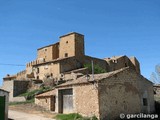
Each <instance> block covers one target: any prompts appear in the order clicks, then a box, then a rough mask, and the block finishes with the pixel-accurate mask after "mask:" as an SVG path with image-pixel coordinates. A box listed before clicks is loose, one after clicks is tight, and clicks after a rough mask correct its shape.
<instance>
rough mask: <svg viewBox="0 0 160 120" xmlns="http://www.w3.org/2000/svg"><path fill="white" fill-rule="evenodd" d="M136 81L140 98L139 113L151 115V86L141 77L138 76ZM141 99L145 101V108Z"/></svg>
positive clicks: (152, 95) (152, 108) (152, 96)
mask: <svg viewBox="0 0 160 120" xmlns="http://www.w3.org/2000/svg"><path fill="white" fill-rule="evenodd" d="M137 80H138V88H139V91H140V98H141V103H140V105H141V112H143V113H153V112H154V111H155V107H154V106H155V101H154V91H153V84H152V83H151V82H150V81H148V80H146V79H145V78H144V77H143V76H139V77H138V78H137ZM143 98H145V99H146V100H147V106H144V105H143Z"/></svg>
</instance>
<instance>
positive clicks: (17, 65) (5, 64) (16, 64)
mask: <svg viewBox="0 0 160 120" xmlns="http://www.w3.org/2000/svg"><path fill="white" fill-rule="evenodd" d="M0 65H6V66H26V65H22V64H8V63H0Z"/></svg>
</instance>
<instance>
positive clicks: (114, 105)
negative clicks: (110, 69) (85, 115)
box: [98, 72, 140, 120]
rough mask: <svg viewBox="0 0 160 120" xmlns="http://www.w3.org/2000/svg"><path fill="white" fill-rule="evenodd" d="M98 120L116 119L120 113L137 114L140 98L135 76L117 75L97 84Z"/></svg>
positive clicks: (124, 73)
mask: <svg viewBox="0 0 160 120" xmlns="http://www.w3.org/2000/svg"><path fill="white" fill-rule="evenodd" d="M98 86H99V106H100V118H101V119H102V120H106V119H116V118H119V115H120V114H121V113H124V114H126V113H139V112H140V106H139V103H140V98H139V91H138V88H137V81H136V79H135V76H132V75H131V74H127V73H126V72H123V73H119V74H118V75H115V76H113V77H111V78H107V79H104V80H103V81H101V82H100V83H99V85H98Z"/></svg>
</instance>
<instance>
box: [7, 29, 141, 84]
mask: <svg viewBox="0 0 160 120" xmlns="http://www.w3.org/2000/svg"><path fill="white" fill-rule="evenodd" d="M91 61H93V62H94V64H96V65H98V66H100V67H101V68H103V69H104V70H106V71H107V72H110V71H114V70H118V69H120V68H124V67H127V66H129V67H130V68H132V69H134V70H135V71H136V72H137V73H139V74H140V65H139V62H138V60H137V59H136V58H135V57H131V58H128V57H127V56H114V57H111V58H105V59H99V58H94V57H91V56H87V55H85V47H84V35H82V34H79V33H76V32H72V33H69V34H66V35H63V36H61V37H60V41H59V42H57V43H55V44H51V45H48V46H45V47H42V48H39V49H38V50H37V59H36V60H34V61H32V62H29V63H27V65H26V70H24V71H22V72H19V73H17V74H16V75H12V76H10V75H8V76H6V77H4V80H15V79H16V80H30V79H35V80H43V81H44V80H45V79H46V78H49V77H50V78H54V79H55V80H60V79H61V78H62V77H63V76H64V74H65V73H66V72H71V71H72V72H82V73H85V72H86V69H83V68H84V65H85V64H90V63H91Z"/></svg>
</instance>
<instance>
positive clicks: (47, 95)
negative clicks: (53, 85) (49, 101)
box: [36, 89, 56, 98]
mask: <svg viewBox="0 0 160 120" xmlns="http://www.w3.org/2000/svg"><path fill="white" fill-rule="evenodd" d="M55 94H56V92H55V89H53V90H50V91H48V92H45V93H42V94H39V95H36V98H40V97H50V96H52V95H55Z"/></svg>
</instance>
